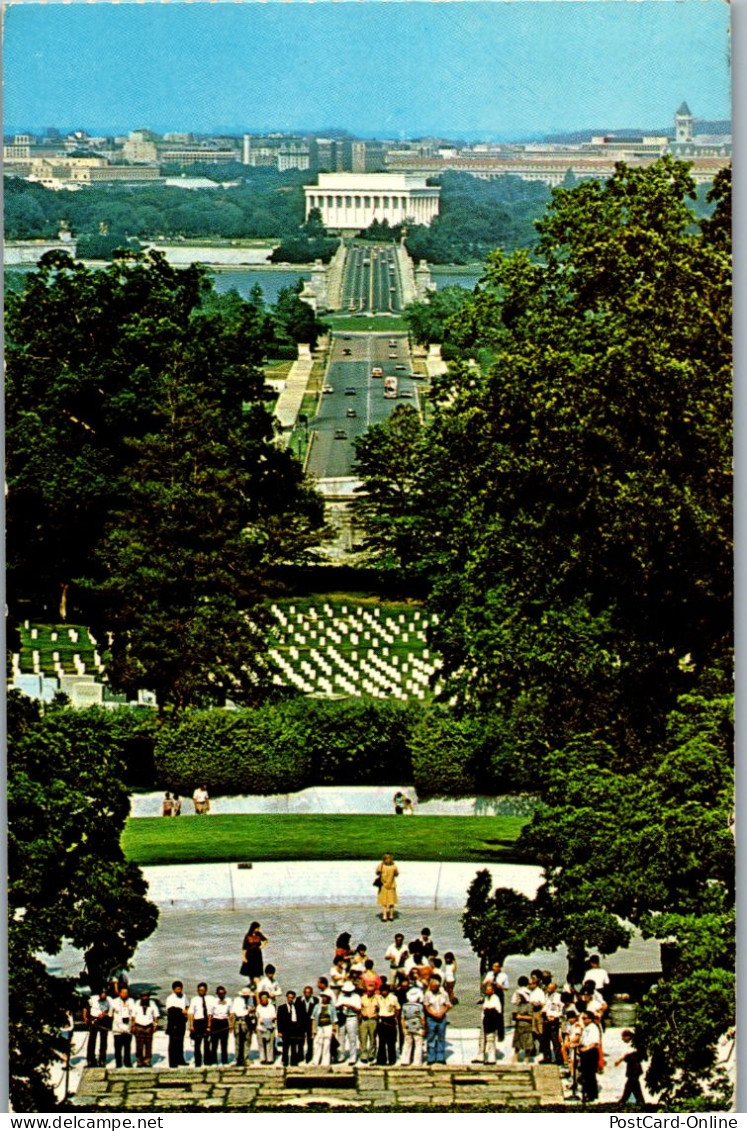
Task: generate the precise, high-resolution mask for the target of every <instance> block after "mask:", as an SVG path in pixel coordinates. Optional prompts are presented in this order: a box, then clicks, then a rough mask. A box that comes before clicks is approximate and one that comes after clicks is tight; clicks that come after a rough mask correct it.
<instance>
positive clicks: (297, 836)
mask: <svg viewBox="0 0 747 1131" xmlns="http://www.w3.org/2000/svg"><path fill="white" fill-rule="evenodd" d="M525 823H526V818H524V817H423V816H417V815H416V816H415V818H414V819H412V820H408V819H406V818H402V817H395V816H394V815H392V816H380V815H373V816H369V815H361V814H351V815H350V816H345V815H342V816H340V815H335V816H326V815H318V814H314V815H312V816H286V815H282V816H276V815H274V814H270V815H268V814H251V815H225V816H219V815H217V814H211V815H210V816H208V817H206V818H205V819H203V820H198V819H196V818H192V817H190V818H187V819H184V818H180V819H179V820H176V821H173V820H164V819H163V818H161V817H137V818H134V819H131V820H129V821H128V822H127V826H126V828H125V831H124V834H123V837H122V845H123V847H124V851H125V853H126V855H127V857H128V858H129V859H130V860H132V861H134V862H135V863H136V864H176V863H211V862H212V863H219V862H232V861H249V860H251V861H254V860H373V859H378V858H379V857H380V856H381V854H382V852H384V851H389V852H393V853H394V855H395V857H396V858H397V859H399V860H462V861H470V860H479V861H491V860H495V861H504V862H508V861H512V860H516V859H518V857H517V854H516V850H515V847H514V842H515V840H516V838H517V837H518V835H519V832H520V831H521V828H522V825H524V824H525Z"/></svg>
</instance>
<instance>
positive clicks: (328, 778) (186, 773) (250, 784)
mask: <svg viewBox="0 0 747 1131" xmlns="http://www.w3.org/2000/svg"><path fill="white" fill-rule="evenodd" d="M155 765H156V780H157V784H158V785H159V786H160V787H161V788H163V789H173V790H175V791H176V792H177V793H182V794H191V793H192V791H193V790H194V788H195V785H196V784H197V783H198V782H199V783H202V782H204V783H205V784H206V785H207V787H208V789H209V791H210V792H211V793H212V794H213V795H220V794H270V793H291V792H295V791H296V790H299V789H304V788H306V787H307V786H312V785H386V784H395V783H402V782H412V783H413V784H414V786H415V789H416V790H417V793H418V796H419V797H421V798H427V797H460V796H462V797H464V796H471V795H474V794H475V793H478V794H481V793H482V794H489V795H494V794H501V793H512V792H523V791H526V790H530V789H532V788H533V787H534V786H535V785H536V782H535V781H534V780H532V779H531V778H528V777H527V773H526V765H522V764H521V763H520V762H519V761H518V760H517V759H516V757H515V756H513V753H512V752H509V751H506V750H505V749H503V748H502V746H501V741H500V735H499V734H497V733H496V732H495V728H494V726H493V725H492V723H491V720H490V719H488V718H486V717H472V716H468V717H466V718H463V719H459V718H457V717H455V716H454V715H453V714H452V712H450V711H449V710H448V709H447V708H445V707H439V706H427V707H426V706H423V705H422V704H417V703H408V704H403V703H400V702H398V701H396V700H361V699H348V700H324V699H294V700H290V701H286V702H281V703H275V704H268V705H266V706H264V707H260V708H256V709H254V710H242V711H231V712H226V711H216V710H211V711H195V712H192V713H190V714H188V715H186V716H183V717H182V719H181V720H180V721H178V722H176V721H175V722H173V723H168V724H166V725H164V726H163V728H162V729H161V730H160V732H159V734H158V738H157V740H156V748H155Z"/></svg>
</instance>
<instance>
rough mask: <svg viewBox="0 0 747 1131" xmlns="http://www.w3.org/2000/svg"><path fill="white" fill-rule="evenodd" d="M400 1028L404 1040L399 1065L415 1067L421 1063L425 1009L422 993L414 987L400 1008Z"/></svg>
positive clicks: (408, 992)
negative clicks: (402, 1031)
mask: <svg viewBox="0 0 747 1131" xmlns="http://www.w3.org/2000/svg"><path fill="white" fill-rule="evenodd" d="M402 1028H403V1030H404V1034H405V1039H404V1042H403V1044H402V1057H401V1060H400V1064H413V1065H415V1066H416V1067H417V1066H419V1065H421V1064H422V1063H423V1041H424V1040H425V1009H424V1008H423V994H422V991H421V990H419V989H417V988H416V987H414V986H413V987H412V988H411V989H409V990H408V991H407V999H406V1001H405V1004H404V1005H403V1006H402Z"/></svg>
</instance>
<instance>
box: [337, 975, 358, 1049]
mask: <svg viewBox="0 0 747 1131" xmlns="http://www.w3.org/2000/svg"><path fill="white" fill-rule="evenodd" d="M336 1008H337V1024H338V1031H339V1034H340V1055H341V1056H344V1055H345V1053H346V1052H347V1055H348V1063H349V1064H350V1066H351V1067H352V1066H353V1065H354V1064H356V1063H357V1061H358V1030H359V1029H360V1023H361V996H360V994H359V993H357V992H356V989H355V986H354V985H353V983H352V982H351V981H349V980H348V981H347V982H343V984H342V988H341V990H340V995H339V997H338V998H337V1003H336Z"/></svg>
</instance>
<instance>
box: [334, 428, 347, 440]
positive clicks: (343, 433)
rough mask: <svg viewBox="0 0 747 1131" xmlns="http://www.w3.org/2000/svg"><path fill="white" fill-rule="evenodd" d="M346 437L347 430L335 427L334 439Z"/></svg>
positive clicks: (344, 438)
mask: <svg viewBox="0 0 747 1131" xmlns="http://www.w3.org/2000/svg"><path fill="white" fill-rule="evenodd" d="M347 438H348V434H347V432H346V431H345V429H344V428H336V429H335V439H336V440H347Z"/></svg>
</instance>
